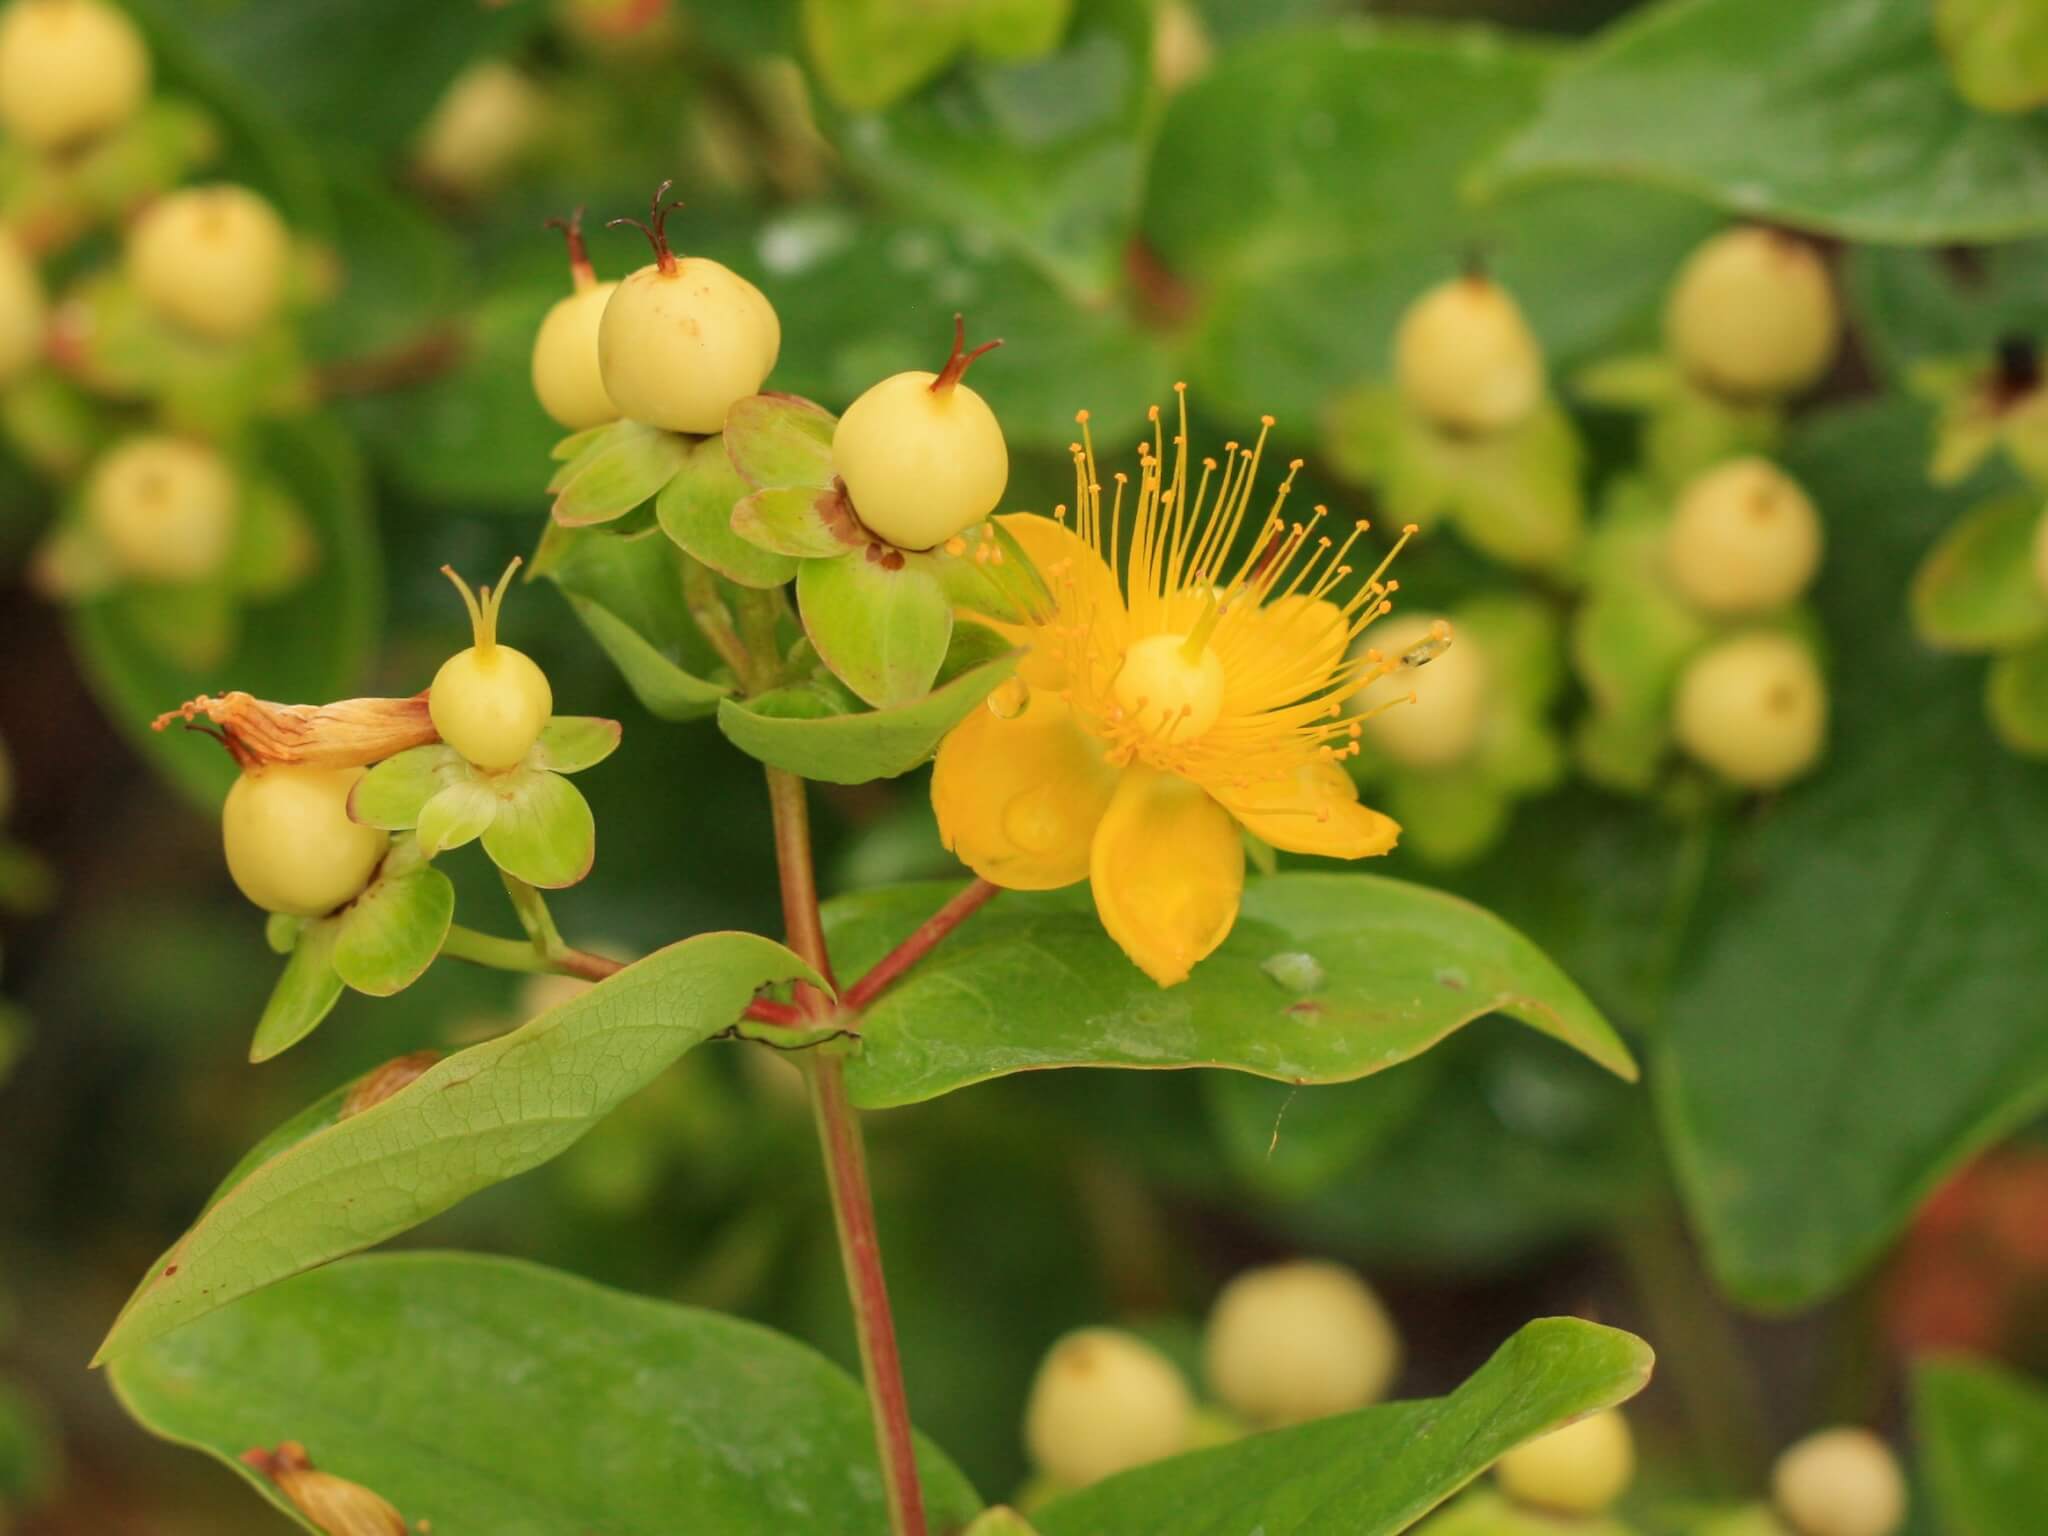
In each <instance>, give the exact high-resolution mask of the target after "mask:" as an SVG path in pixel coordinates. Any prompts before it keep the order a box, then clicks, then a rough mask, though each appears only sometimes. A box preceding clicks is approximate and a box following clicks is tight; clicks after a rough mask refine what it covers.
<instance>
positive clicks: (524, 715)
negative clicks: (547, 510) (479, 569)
mask: <svg viewBox="0 0 2048 1536" xmlns="http://www.w3.org/2000/svg"><path fill="white" fill-rule="evenodd" d="M518 568H519V561H518V560H517V559H514V560H513V562H512V563H511V564H510V565H508V566H507V567H506V568H505V574H504V575H503V576H502V577H500V578H499V580H498V585H497V588H496V589H495V590H493V589H492V588H490V587H485V588H484V589H483V591H482V592H480V593H472V592H471V591H470V590H469V586H468V584H467V583H466V582H464V581H463V579H462V578H461V577H460V576H458V575H456V574H455V572H454V571H453V570H452V569H450V568H449V567H447V566H445V565H444V566H442V567H441V570H442V572H443V574H445V575H446V576H447V578H448V579H449V580H450V581H452V582H454V583H455V589H456V590H457V591H458V592H460V593H461V594H462V600H463V603H464V605H465V606H467V607H468V609H469V619H470V626H471V630H472V634H473V637H474V640H475V644H473V645H471V646H470V647H469V648H468V649H467V650H463V651H457V652H456V653H455V654H454V655H453V656H450V657H449V658H448V659H447V660H446V661H444V662H442V663H441V670H440V671H438V672H436V673H435V674H434V683H433V686H432V687H431V688H430V689H428V691H427V714H428V717H429V718H430V719H432V720H433V722H434V729H435V730H436V731H438V732H440V734H441V739H442V740H443V741H445V742H446V743H447V744H448V745H449V746H451V747H453V748H454V749H455V750H456V751H457V752H460V753H461V754H462V756H463V757H464V758H465V759H467V760H468V761H469V762H470V763H472V764H474V765H475V766H476V767H478V768H482V769H484V770H486V771H487V772H491V773H500V772H503V771H504V770H505V769H507V768H516V767H518V766H519V765H520V764H521V763H522V762H524V761H525V760H526V754H527V753H528V752H530V751H532V750H533V744H534V742H535V741H537V740H539V739H540V733H541V728H542V727H544V726H545V725H546V724H547V723H548V718H549V717H550V716H551V715H552V714H553V713H554V708H555V696H554V691H553V690H552V689H551V688H549V687H548V678H547V674H546V673H545V672H543V671H541V669H540V668H539V667H538V666H536V665H535V664H534V662H533V659H532V658H531V657H529V656H528V655H526V654H525V652H523V651H515V650H513V649H512V647H511V646H509V645H500V644H499V643H498V610H499V609H500V608H501V607H502V606H503V605H504V602H505V589H506V586H507V584H508V583H510V581H511V579H512V573H513V572H514V571H516V570H517V569H518Z"/></svg>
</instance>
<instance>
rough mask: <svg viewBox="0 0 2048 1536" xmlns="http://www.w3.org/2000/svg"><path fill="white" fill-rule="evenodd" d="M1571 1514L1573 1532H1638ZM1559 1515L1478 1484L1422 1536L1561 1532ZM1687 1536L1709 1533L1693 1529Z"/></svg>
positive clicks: (1622, 1535) (1552, 1535)
mask: <svg viewBox="0 0 2048 1536" xmlns="http://www.w3.org/2000/svg"><path fill="white" fill-rule="evenodd" d="M1569 1518H1570V1521H1571V1533H1572V1536H1635V1533H1634V1530H1633V1528H1632V1527H1630V1526H1627V1525H1624V1524H1622V1523H1621V1522H1620V1521H1619V1520H1614V1519H1610V1518H1608V1517H1607V1516H1605V1515H1585V1516H1577V1515H1574V1516H1571V1517H1569ZM1558 1519H1559V1517H1558V1516H1556V1515H1553V1514H1550V1513H1549V1512H1547V1511H1544V1510H1539V1509H1531V1508H1529V1507H1527V1506H1526V1505H1522V1504H1517V1503H1515V1501H1514V1500H1512V1499H1510V1498H1507V1497H1506V1496H1505V1495H1503V1494H1500V1493H1496V1492H1495V1491H1494V1490H1493V1489H1491V1488H1481V1487H1475V1488H1473V1489H1471V1490H1470V1491H1469V1492H1467V1493H1466V1494H1464V1495H1463V1496H1462V1497H1461V1498H1459V1499H1457V1500H1455V1501H1454V1502H1452V1503H1451V1504H1449V1505H1446V1506H1445V1508H1444V1510H1443V1512H1442V1513H1441V1514H1439V1515H1437V1516H1436V1517H1435V1518H1434V1519H1432V1520H1431V1521H1430V1522H1429V1524H1427V1525H1425V1526H1422V1527H1420V1528H1419V1531H1418V1536H1557V1527H1558ZM1687 1536H1705V1533H1704V1532H1701V1531H1697V1530H1690V1529H1689V1530H1688V1531H1687ZM1759 1536H1762V1533H1759ZM1778 1536H1783V1532H1782V1531H1781V1532H1779V1533H1778Z"/></svg>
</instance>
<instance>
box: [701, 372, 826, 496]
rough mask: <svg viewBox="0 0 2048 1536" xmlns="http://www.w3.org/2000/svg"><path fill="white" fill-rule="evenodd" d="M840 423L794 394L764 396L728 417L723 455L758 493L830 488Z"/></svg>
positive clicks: (731, 411)
mask: <svg viewBox="0 0 2048 1536" xmlns="http://www.w3.org/2000/svg"><path fill="white" fill-rule="evenodd" d="M838 425H839V418H838V417H836V416H834V415H833V414H832V413H831V412H830V411H828V410H826V409H825V408H824V407H823V406H822V405H814V404H812V403H811V402H810V401H809V400H803V399H799V398H798V397H797V396H795V395H779V394H773V393H770V394H762V395H753V396H750V397H749V398H747V399H745V400H740V401H737V402H735V403H734V404H733V406H732V407H731V409H729V410H728V411H727V412H726V413H725V451H726V454H727V456H728V457H730V458H731V460H732V467H733V468H734V469H735V470H737V471H739V474H740V478H742V479H743V480H745V481H746V482H747V483H748V484H749V485H751V486H753V487H754V488H755V489H757V490H769V489H772V488H774V487H776V486H784V485H797V486H809V487H812V488H814V489H817V490H827V489H829V488H830V487H831V485H832V433H833V430H834V429H835V428H836V427H837V426H838Z"/></svg>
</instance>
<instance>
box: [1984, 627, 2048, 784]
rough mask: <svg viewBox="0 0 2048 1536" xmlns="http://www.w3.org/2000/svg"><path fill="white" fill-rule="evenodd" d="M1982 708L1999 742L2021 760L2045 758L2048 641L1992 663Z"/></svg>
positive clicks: (2001, 657)
mask: <svg viewBox="0 0 2048 1536" xmlns="http://www.w3.org/2000/svg"><path fill="white" fill-rule="evenodd" d="M1984 705H1985V708H1986V709H1987V710H1988V711H1989V712H1990V715H1991V725H1992V728H1993V729H1994V730H1996V731H1997V732H1998V737H1999V740H2001V741H2003V742H2004V743H2005V744H2006V745H2007V746H2008V747H2010V748H2012V750H2013V751H2015V752H2017V753H2019V754H2020V755H2021V756H2022V757H2048V642H2043V641H2038V640H2037V641H2035V642H2034V643H2033V644H2032V645H2030V646H2027V647H2026V648H2025V649H2024V650H2018V651H2012V652H2009V653H2008V654H2006V655H2004V656H2000V657H1998V658H1997V659H1996V660H1995V661H1993V662H1992V663H1991V675H1990V676H1989V677H1988V678H1987V679H1986V680H1985V691H1984Z"/></svg>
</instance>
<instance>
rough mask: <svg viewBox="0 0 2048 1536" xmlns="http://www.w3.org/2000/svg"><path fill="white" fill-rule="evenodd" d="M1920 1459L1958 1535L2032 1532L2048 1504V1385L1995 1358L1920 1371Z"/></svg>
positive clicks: (2027, 1535)
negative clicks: (2021, 1373) (2043, 1385)
mask: <svg viewBox="0 0 2048 1536" xmlns="http://www.w3.org/2000/svg"><path fill="white" fill-rule="evenodd" d="M1913 1418H1914V1421H1915V1423H1916V1424H1917V1426H1918V1428H1919V1432H1920V1462H1921V1467H1922V1469H1923V1471H1924V1472H1925V1474H1926V1480H1927V1485H1928V1487H1929V1489H1930V1490H1931V1491H1932V1493H1933V1495H1934V1502H1935V1505H1936V1507H1937V1508H1938V1509H1939V1510H1940V1511H1941V1517H1942V1524H1941V1529H1943V1530H1944V1531H1951V1532H1954V1533H1955V1536H2032V1533H2033V1532H2034V1531H2036V1530H2037V1529H2039V1527H2040V1524H2041V1512H2042V1511H2043V1510H2044V1509H2048V1390H2044V1389H2043V1388H2042V1386H2041V1383H2040V1382H2038V1381H2034V1380H2029V1379H2028V1378H2027V1377H2025V1376H2022V1375H2020V1374H2019V1373H2018V1372H2017V1371H2014V1370H2011V1369H2009V1368H2007V1367H2005V1366H2002V1365H1996V1364H1993V1363H1991V1362H1990V1361H1983V1362H1979V1361H1973V1360H1964V1359H1952V1360H1929V1361H1925V1362H1923V1363H1922V1364H1921V1365H1920V1366H1919V1368H1918V1369H1916V1370H1915V1371H1914V1373H1913Z"/></svg>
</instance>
